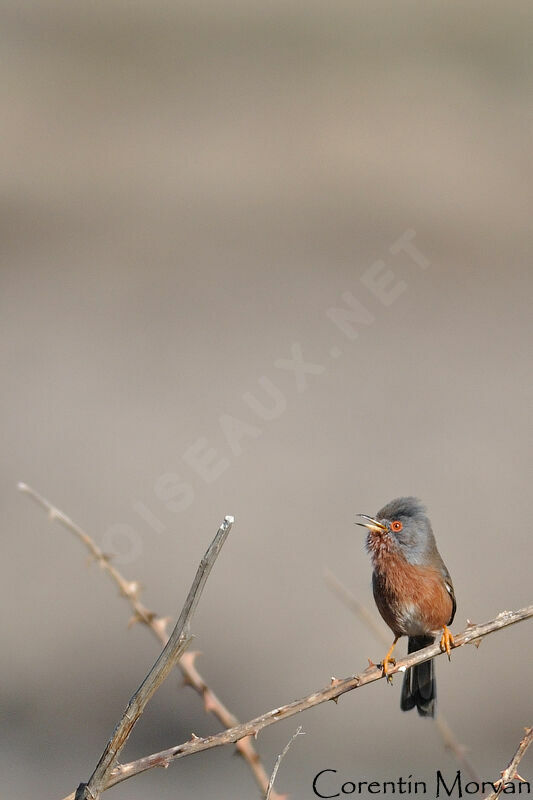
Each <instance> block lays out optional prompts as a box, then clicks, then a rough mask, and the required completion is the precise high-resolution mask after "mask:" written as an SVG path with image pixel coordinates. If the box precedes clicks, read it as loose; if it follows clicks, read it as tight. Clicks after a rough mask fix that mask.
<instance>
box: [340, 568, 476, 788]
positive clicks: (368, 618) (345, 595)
mask: <svg viewBox="0 0 533 800" xmlns="http://www.w3.org/2000/svg"><path fill="white" fill-rule="evenodd" d="M325 579H326V583H327V585H328V586H329V588H330V589H331V590H332V591H333V592H334V593H335V594H336V595H337V597H338V598H339V599H340V600H341V601H342V602H343V603H344V605H345V606H346V607H347V608H349V609H350V611H353V613H354V614H355V615H356V616H358V617H359V619H361V620H362V621H363V622H364V623H365V624H366V626H367V627H368V628H369V629H370V630H371V631H372V632H373V633H374V635H375V636H376V638H378V639H379V640H380V641H381V642H383V644H384V645H385V647H386V648H388V647H389V645H390V640H389V638H388V637H387V635H386V633H385V631H384V630H383V628H382V627H381V625H379V624H378V622H377V619H376V617H375V616H374V614H372V613H371V612H370V611H369V610H368V608H367V607H366V606H365V605H363V604H362V603H360V602H359V600H357V598H356V597H354V595H353V594H352V593H351V592H350V591H349V590H348V589H347V588H346V586H345V585H344V584H343V583H342V582H341V581H340V580H339V579H338V578H337V576H336V575H334V574H333V572H331V571H330V570H329V569H326V572H325ZM435 726H436V728H437V730H438V732H439V734H440V737H441V739H442V741H443V744H444V747H445V748H446V750H449V751H450V752H452V753H453V754H454V756H455V757H456V758H457V760H458V761H459V763H460V764H461V765H462V766H463V767H464V769H465V770H466V771H467V772H468V774H469V775H470V777H471V778H472V780H474V781H476V782H479V776H478V775H477V773H476V771H475V769H474V767H473V766H472V764H471V763H470V761H469V760H468V758H467V756H466V748H465V747H464V745H462V744H460V743H459V742H458V741H457V739H456V738H455V735H454V733H453V731H452V729H451V728H450V726H449V725H448V723H447V722H446V720H445V719H444V717H443V716H442V714H439V715H438V716H437V717H436V718H435Z"/></svg>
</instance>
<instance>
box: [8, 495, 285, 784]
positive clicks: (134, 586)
mask: <svg viewBox="0 0 533 800" xmlns="http://www.w3.org/2000/svg"><path fill="white" fill-rule="evenodd" d="M18 488H19V490H20V491H21V492H23V493H24V494H26V495H28V496H29V497H31V498H32V499H33V500H34V501H35V502H36V503H37V504H38V505H39V506H40V507H41V508H43V509H44V510H45V511H46V512H47V514H48V517H49V519H50V520H51V521H54V520H56V521H57V522H59V523H60V524H61V525H63V527H64V528H66V530H68V531H69V532H70V533H73V534H74V535H75V536H76V537H77V538H78V539H79V540H80V541H81V542H82V543H83V544H84V545H85V547H86V548H87V549H88V551H89V553H90V554H91V556H92V557H93V558H94V560H95V561H96V563H97V564H98V565H99V566H100V567H101V569H103V570H104V572H106V573H107V575H109V577H110V578H111V580H112V581H113V582H114V583H115V584H116V585H117V586H118V588H119V591H120V594H121V595H122V596H123V597H124V598H125V599H126V600H127V601H128V603H129V604H130V607H131V608H132V610H133V616H132V617H131V620H130V624H134V623H136V622H140V623H142V624H143V625H145V626H146V627H147V628H148V629H149V630H150V631H151V632H152V633H153V634H154V636H155V637H156V638H157V639H158V641H159V642H161V644H163V645H165V644H166V643H167V641H168V624H169V622H170V620H169V618H168V617H160V616H158V615H157V614H156V613H155V612H153V611H150V610H149V609H148V608H147V607H146V606H145V605H144V604H143V603H141V602H140V600H139V593H140V589H141V587H140V584H139V583H138V582H137V581H130V580H127V579H126V578H125V577H124V576H123V575H122V573H121V572H120V571H119V570H118V569H117V568H116V567H115V566H114V564H113V563H112V562H111V560H110V557H109V556H108V555H106V554H105V553H104V552H103V551H102V550H101V549H100V548H99V547H98V545H97V544H96V542H95V541H94V539H92V537H91V536H89V535H88V534H87V533H86V532H85V531H84V530H82V528H80V527H79V525H77V524H76V523H75V522H74V521H73V520H71V519H70V517H68V516H67V515H66V514H64V513H63V512H62V511H60V510H59V509H58V508H56V507H55V506H53V505H52V504H51V503H50V502H49V501H48V500H47V499H46V498H45V497H43V496H42V495H40V494H39V493H38V492H36V491H35V489H32V488H31V487H30V486H28V485H27V484H25V483H19V484H18ZM197 656H198V652H196V651H188V652H186V653H184V654H183V655H182V656H181V658H180V659H179V661H178V663H177V667H178V668H179V669H180V670H181V673H182V675H183V679H184V683H185V684H186V685H187V686H191V687H192V688H193V689H194V690H195V691H196V692H197V693H198V694H199V695H200V697H201V698H202V699H203V702H204V708H205V711H206V712H207V713H211V714H213V715H214V716H215V717H216V718H217V719H218V720H219V721H220V722H221V723H222V725H223V726H224V728H233V727H235V726H236V725H238V724H239V720H238V719H237V717H236V716H235V715H234V714H232V712H231V711H230V710H229V709H228V708H227V707H226V706H225V705H224V703H223V702H222V700H220V699H219V697H218V696H217V695H216V694H215V692H214V691H213V690H212V689H211V688H210V687H209V686H208V685H207V683H206V681H205V679H204V678H203V676H202V675H201V674H200V673H199V672H198V670H197V669H196V666H195V659H196V657H197ZM235 747H236V748H237V752H238V753H239V754H240V755H241V756H242V757H243V758H244V760H245V761H246V763H247V764H248V765H249V767H250V769H251V771H252V774H253V776H254V778H255V780H256V783H257V785H258V786H259V789H260V790H261V793H262V794H264V793H265V792H266V790H267V787H268V782H269V777H268V774H267V772H266V770H265V768H264V766H263V764H262V762H261V760H260V758H259V753H258V752H257V750H256V748H255V747H254V745H253V742H252V739H251V738H250V737H246V738H244V739H240V740H239V741H238V742H236V744H235ZM271 800H283V798H282V795H278V794H277V793H276V792H275V791H273V792H272V795H271Z"/></svg>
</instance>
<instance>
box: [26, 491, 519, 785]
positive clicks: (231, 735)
mask: <svg viewBox="0 0 533 800" xmlns="http://www.w3.org/2000/svg"><path fill="white" fill-rule="evenodd" d="M19 488H20V489H21V491H24V492H25V493H27V494H29V495H30V496H31V497H33V499H34V500H36V502H38V503H39V504H40V505H41V506H42V507H43V508H45V509H46V510H47V511H48V513H49V516H50V518H51V519H58V520H59V521H60V522H61V523H62V524H63V525H64V526H65V527H66V528H67V529H69V530H71V531H72V532H73V533H75V534H76V535H77V536H78V537H79V538H80V539H81V540H82V541H83V542H84V543H85V545H86V546H87V547H88V548H89V550H90V551H91V553H92V554H93V555H94V557H95V558H96V559H97V561H98V563H100V565H101V566H102V567H103V568H104V569H106V570H107V571H108V572H109V573H110V574H111V575H112V576H113V577H114V579H115V581H116V582H117V583H118V584H119V586H121V588H122V585H121V584H122V583H126V582H125V581H124V579H123V578H122V576H121V575H120V573H118V571H117V570H115V568H114V567H113V566H112V565H111V564H110V563H109V558H108V557H107V556H106V555H105V554H104V553H102V551H101V550H100V549H99V548H98V547H97V546H96V545H95V544H94V542H93V541H92V540H91V539H90V537H88V536H87V534H86V533H85V532H84V531H82V530H81V529H80V528H79V527H78V526H77V525H75V524H74V523H73V522H72V521H71V520H70V519H69V518H68V517H66V516H65V515H64V514H63V513H62V512H60V511H58V510H57V509H55V508H54V507H53V506H51V504H50V503H48V501H47V500H45V499H44V498H42V497H41V496H40V495H38V494H37V493H36V492H34V491H33V490H32V489H30V488H29V487H28V486H26V485H25V484H19ZM224 524H226V525H228V526H231V519H230V518H226V520H225V521H224V523H223V525H224ZM228 532H229V530H224V528H223V527H221V528H220V529H219V531H218V533H217V536H216V537H215V540H214V541H213V543H212V545H211V547H210V548H209V550H208V552H207V553H206V556H204V559H203V560H202V562H201V564H200V567H199V568H198V572H197V575H196V578H195V581H194V583H193V586H192V587H191V591H190V592H189V597H188V599H187V602H186V604H185V606H184V608H183V611H182V613H181V615H180V620H179V621H178V623H177V625H176V627H175V629H174V631H173V633H172V635H171V637H170V639H169V641H168V643H167V644H168V646H169V647H168V649H167V647H165V649H164V650H163V653H162V654H161V656H160V657H159V659H158V660H157V661H156V663H155V665H154V667H153V668H152V670H150V672H149V674H148V676H147V677H146V678H145V680H144V682H143V683H142V684H141V687H140V689H139V690H138V691H137V693H136V694H135V695H134V697H133V698H132V700H131V701H130V704H129V705H128V708H127V709H126V712H125V714H124V717H123V719H122V720H121V722H120V723H119V725H118V726H117V729H116V730H115V733H114V735H113V737H112V739H111V740H110V743H109V744H108V746H107V747H106V750H105V751H104V754H103V755H102V759H101V760H100V762H99V765H98V766H97V768H96V770H95V773H94V774H93V776H92V777H91V781H93V784H92V787H91V781H90V782H89V785H88V786H89V788H91V789H92V788H93V787H95V786H96V787H97V791H98V793H97V794H96V793H95V792H94V791H93V792H92V794H87V795H83V794H82V795H79V797H82V798H85V797H87V798H89V800H93V799H95V798H98V797H99V793H100V791H104V790H105V789H109V788H110V787H111V786H115V785H116V784H118V783H122V781H125V780H127V779H128V778H131V777H133V776H134V775H139V774H140V773H141V772H146V771H147V770H149V769H153V768H154V767H165V768H166V767H168V766H169V764H170V763H171V762H172V761H175V760H177V759H178V758H184V757H185V756H189V755H193V754H194V753H200V752H203V751H204V750H211V749H213V748H214V747H221V746H223V745H227V744H234V743H236V742H241V741H242V740H244V739H246V737H252V736H253V737H257V735H258V733H259V732H260V731H261V730H263V729H264V728H267V727H269V726H270V725H274V724H276V723H278V722H281V721H282V720H284V719H288V718H289V717H293V716H295V715H296V714H299V713H301V712H302V711H306V710H307V709H309V708H314V707H315V706H318V705H320V704H321V703H325V702H327V701H328V700H334V701H335V702H337V700H338V698H339V697H340V696H341V695H343V694H346V693H347V692H351V691H353V690H354V689H358V688H360V687H361V686H365V685H366V684H369V683H374V682H375V681H378V680H381V679H382V678H383V671H382V669H381V668H380V667H379V666H376V665H375V664H369V666H368V667H367V669H365V670H364V672H361V673H359V674H358V675H352V676H349V677H346V678H332V679H331V681H330V683H329V684H328V685H327V686H325V687H324V688H323V689H320V690H318V691H316V692H312V693H311V694H308V695H306V696H305V697H302V698H300V699H299V700H294V701H293V702H291V703H288V704H286V705H283V706H280V707H279V708H274V709H272V710H271V711H267V712H266V713H264V714H261V715H260V716H258V717H255V718H254V719H252V720H250V721H249V722H244V723H236V724H233V725H231V726H229V727H228V728H227V729H226V730H224V731H222V732H221V733H218V734H213V735H211V736H206V737H203V738H200V737H198V736H194V735H193V737H192V738H191V739H190V740H188V741H186V742H184V743H182V744H179V745H176V746H175V747H171V748H169V749H167V750H163V751H161V752H159V753H152V754H151V755H148V756H145V757H143V758H140V759H137V760H136V761H131V762H129V763H126V764H117V763H116V755H118V752H119V750H120V749H121V747H122V746H123V744H124V742H125V740H126V738H127V735H129V734H127V735H126V736H125V737H123V733H124V731H126V730H128V726H130V724H131V722H132V720H133V724H134V721H135V720H136V719H138V716H139V714H137V716H136V717H135V714H136V713H137V711H138V708H139V698H140V703H144V705H145V704H146V702H147V701H148V700H149V698H150V697H151V695H152V694H153V692H154V691H155V689H156V688H157V686H158V685H159V683H160V682H161V680H159V678H160V675H161V674H163V677H165V675H166V673H167V672H168V669H170V667H171V666H172V665H173V664H174V663H175V661H176V659H177V658H179V655H180V654H181V652H182V650H183V649H184V648H183V644H184V642H186V640H187V639H188V634H189V622H190V617H191V615H192V613H193V611H194V609H195V606H196V604H197V602H198V598H199V594H200V592H201V589H202V588H203V585H204V583H205V580H206V579H207V574H208V572H209V570H210V568H211V566H212V563H213V562H214V559H215V558H216V555H217V554H218V550H219V549H220V547H221V546H222V542H223V540H224V539H225V537H226V536H227V533H228ZM220 539H222V541H220ZM217 540H218V545H217V544H216V543H217ZM213 548H214V549H215V550H216V553H215V552H214V550H213ZM217 548H218V549H217ZM210 554H211V556H212V558H211V560H210ZM206 571H207V572H206ZM134 586H135V589H133V588H132V585H131V584H130V586H129V589H128V591H125V592H124V593H125V594H126V596H127V597H128V598H129V599H130V602H132V604H133V601H132V599H131V597H130V596H131V594H132V592H133V596H134V597H135V605H134V608H135V610H136V613H137V607H138V609H139V616H140V617H141V618H142V615H148V614H149V612H147V611H146V609H144V607H143V606H141V605H140V604H139V603H138V601H137V599H136V593H137V591H138V586H137V585H136V584H134ZM124 588H126V589H127V586H125V587H124ZM531 617H533V604H531V605H529V606H526V607H525V608H521V609H519V610H518V611H502V612H501V613H500V614H498V616H497V617H495V618H494V619H492V620H489V621H488V622H485V623H482V624H480V625H475V624H473V623H470V622H469V623H468V624H467V627H466V628H465V630H464V631H462V632H461V633H459V634H457V635H456V636H455V637H454V640H455V643H454V646H453V649H454V650H457V649H459V648H461V647H463V646H464V645H465V644H470V643H474V644H476V645H477V644H479V642H480V640H481V639H482V638H483V637H484V636H488V635H489V634H491V633H494V632H496V631H498V630H501V629H502V628H506V627H508V626H509V625H514V624H516V623H517V622H522V621H524V620H526V619H530V618H531ZM143 621H145V620H143ZM151 622H152V620H150V619H148V618H147V619H146V624H148V625H150V626H151ZM160 627H161V628H162V629H163V626H162V625H161V626H160ZM158 635H159V634H158ZM185 646H186V645H185ZM165 653H166V654H167V657H166V658H163V655H164V654H165ZM440 655H442V650H441V649H440V644H439V643H434V644H432V645H430V646H429V647H426V648H424V649H423V650H418V651H417V652H415V653H412V654H410V655H408V656H407V657H406V658H403V659H401V660H399V661H397V662H396V665H395V666H394V667H393V668H392V669H390V670H389V674H391V675H394V674H395V673H397V672H400V673H403V672H405V670H406V669H409V668H410V667H413V666H415V665H416V664H422V663H423V662H425V661H428V660H429V659H431V658H435V657H436V656H440ZM162 659H163V663H161V661H162ZM182 661H183V658H182ZM169 663H170V666H168V669H167V665H168V664H169ZM191 666H192V664H191ZM165 670H166V672H165ZM144 705H143V707H144ZM141 712H142V708H141ZM133 724H131V727H133ZM131 727H129V730H131ZM531 735H532V734H531V730H528V732H527V733H526V736H525V737H524V740H523V741H522V742H521V744H520V747H519V749H518V751H517V753H516V754H515V756H514V758H513V760H512V761H511V763H510V764H509V767H508V768H507V770H505V771H504V772H503V773H502V778H504V776H505V775H506V774H507V771H509V774H510V775H511V774H512V775H514V774H515V773H516V766H517V764H518V762H519V761H520V759H521V758H522V756H523V754H524V752H525V750H526V749H527V747H528V746H529V744H530V740H531ZM110 766H111V769H109V767H110ZM95 775H96V776H97V777H96V780H93V779H94V778H95ZM268 787H269V780H268V778H267V779H266V781H265V786H264V792H266V791H268ZM84 788H85V785H84V784H82V786H81V787H80V789H84ZM272 797H273V794H271V798H272ZM65 800H78V797H77V796H76V793H72V794H70V795H69V796H68V797H67V798H65ZM490 800H494V798H493V797H491V798H490Z"/></svg>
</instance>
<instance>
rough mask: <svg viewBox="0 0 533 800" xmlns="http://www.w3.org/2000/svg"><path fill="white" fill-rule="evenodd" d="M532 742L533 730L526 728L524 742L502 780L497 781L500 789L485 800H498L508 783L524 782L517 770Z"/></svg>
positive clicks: (521, 743) (510, 762)
mask: <svg viewBox="0 0 533 800" xmlns="http://www.w3.org/2000/svg"><path fill="white" fill-rule="evenodd" d="M531 742H533V728H526V734H525V736H524V738H523V739H522V741H521V742H520V744H519V745H518V748H517V750H516V753H515V754H514V756H513V757H512V759H511V760H510V761H509V765H508V766H507V767H506V768H505V769H504V770H503V772H502V773H501V778H500V779H499V780H498V781H496V784H498V788H497V789H496V790H495V791H494V792H491V793H490V794H489V795H488V797H486V798H485V800H497V798H498V797H499V796H500V795H501V793H502V792H503V790H504V788H505V784H506V783H508V782H510V781H523V780H524V779H523V778H521V777H520V775H519V774H518V773H517V771H516V770H517V769H518V765H519V764H520V762H521V760H522V758H523V757H524V755H525V753H526V750H527V748H528V747H529V745H530V744H531ZM496 784H494V785H496Z"/></svg>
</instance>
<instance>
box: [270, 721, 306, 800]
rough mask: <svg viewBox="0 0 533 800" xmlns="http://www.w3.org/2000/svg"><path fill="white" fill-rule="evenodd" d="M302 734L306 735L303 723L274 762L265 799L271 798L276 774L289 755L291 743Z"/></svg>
mask: <svg viewBox="0 0 533 800" xmlns="http://www.w3.org/2000/svg"><path fill="white" fill-rule="evenodd" d="M300 735H301V736H305V733H304V732H303V731H302V726H301V725H300V727H299V728H298V729H297V730H296V732H295V733H293V735H292V736H291V738H290V739H289V741H288V742H287V744H286V745H285V747H284V748H283V750H282V751H281V753H280V754H279V756H278V757H277V759H276V763H275V764H274V769H273V770H272V775H271V776H270V780H269V782H268V789H267V793H266V795H265V800H271V795H272V789H273V788H274V781H275V780H276V775H277V774H278V769H279V765H280V764H281V762H282V761H283V759H284V758H285V756H286V755H287V753H288V750H289V747H290V746H291V744H292V743H293V742H294V740H295V739H296V738H297V737H298V736H300Z"/></svg>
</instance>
